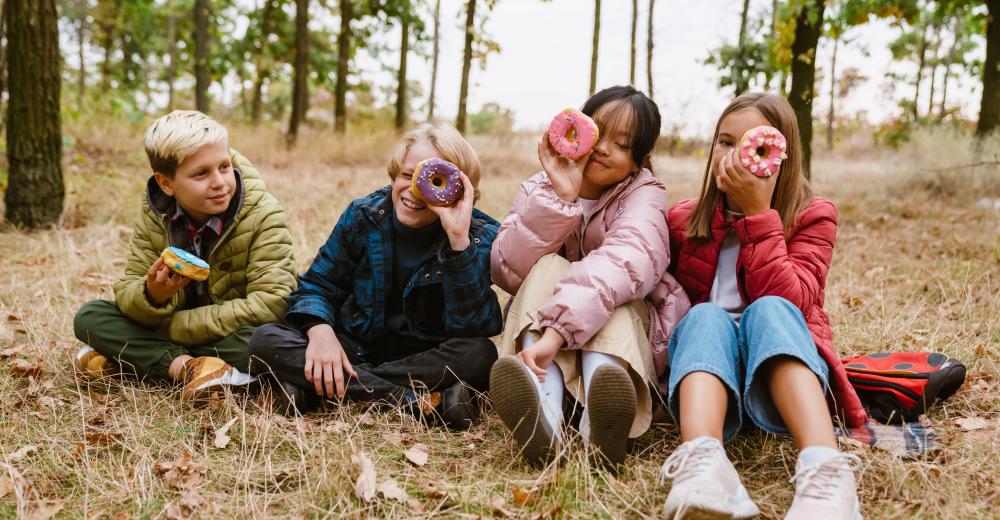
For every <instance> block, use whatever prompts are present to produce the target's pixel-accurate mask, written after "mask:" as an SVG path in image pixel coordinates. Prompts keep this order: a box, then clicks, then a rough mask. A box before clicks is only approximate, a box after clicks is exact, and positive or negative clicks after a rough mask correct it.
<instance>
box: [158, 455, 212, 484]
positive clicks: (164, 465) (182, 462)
mask: <svg viewBox="0 0 1000 520" xmlns="http://www.w3.org/2000/svg"><path fill="white" fill-rule="evenodd" d="M155 469H156V473H157V474H159V475H160V477H161V478H162V479H163V482H164V483H165V484H166V485H168V486H170V487H171V488H174V489H179V490H184V489H194V488H195V487H197V486H198V485H199V484H201V482H202V480H204V479H205V473H206V469H205V466H204V465H203V464H199V463H195V462H192V461H191V453H190V452H184V453H183V454H181V455H180V456H179V457H177V458H176V459H174V460H171V461H168V462H157V463H156V466H155Z"/></svg>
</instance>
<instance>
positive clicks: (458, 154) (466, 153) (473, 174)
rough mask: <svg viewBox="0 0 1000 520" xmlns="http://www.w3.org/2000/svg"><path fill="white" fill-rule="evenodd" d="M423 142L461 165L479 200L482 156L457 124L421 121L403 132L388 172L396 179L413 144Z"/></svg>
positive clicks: (391, 155)
mask: <svg viewBox="0 0 1000 520" xmlns="http://www.w3.org/2000/svg"><path fill="white" fill-rule="evenodd" d="M419 141H426V142H427V143H429V144H430V145H431V146H433V147H434V148H435V149H437V151H438V152H439V153H440V154H441V157H440V158H441V159H444V160H446V161H448V162H450V163H453V164H454V165H456V166H458V167H459V168H460V169H461V170H462V171H463V172H465V175H466V176H467V177H469V182H471V183H472V187H473V188H474V189H475V200H479V175H480V170H481V167H480V165H479V156H478V155H476V151H475V150H473V149H472V146H471V145H469V142H468V141H466V140H465V138H464V137H462V134H460V133H458V130H455V128H454V127H453V126H450V125H448V124H444V123H421V124H419V125H417V126H416V127H415V128H412V129H410V130H409V131H408V132H406V133H405V134H403V137H401V138H400V139H399V143H397V144H396V148H395V149H394V150H393V151H392V153H390V154H389V164H388V168H387V170H388V172H389V178H390V179H392V180H393V181H395V180H396V176H398V175H399V174H400V172H401V171H402V169H403V161H405V160H406V154H407V153H409V152H410V147H411V146H413V144H414V143H416V142H419Z"/></svg>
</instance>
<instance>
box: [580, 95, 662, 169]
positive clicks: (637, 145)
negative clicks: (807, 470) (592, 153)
mask: <svg viewBox="0 0 1000 520" xmlns="http://www.w3.org/2000/svg"><path fill="white" fill-rule="evenodd" d="M615 101H622V102H624V103H625V104H626V105H627V106H628V107H629V108H630V109H631V112H632V129H631V131H630V132H629V139H630V141H631V143H630V147H631V148H632V160H633V162H635V164H637V165H638V166H639V167H640V168H641V167H646V168H649V166H650V165H649V164H648V162H646V156H647V155H649V154H650V152H652V151H653V145H655V144H656V140H657V138H659V137H660V109H659V108H658V107H657V106H656V103H655V102H653V100H652V99H649V98H648V97H646V95H645V94H643V93H642V92H639V91H638V90H636V89H635V88H633V87H632V86H629V85H618V86H615V87H608V88H606V89H604V90H602V91H600V92H598V93H596V94H594V95H593V96H590V99H588V100H587V102H586V103H584V104H583V108H582V109H580V111H581V112H583V113H584V114H587V116H588V117H594V114H595V113H597V110H598V109H600V108H601V107H603V106H604V105H607V104H608V103H613V102H615ZM595 122H596V123H597V126H598V129H599V130H600V132H601V133H604V127H605V126H607V122H602V121H595Z"/></svg>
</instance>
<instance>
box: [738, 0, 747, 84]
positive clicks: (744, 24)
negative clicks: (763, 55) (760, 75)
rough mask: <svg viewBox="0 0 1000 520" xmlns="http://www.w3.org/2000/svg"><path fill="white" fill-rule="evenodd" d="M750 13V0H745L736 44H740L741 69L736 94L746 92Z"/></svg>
mask: <svg viewBox="0 0 1000 520" xmlns="http://www.w3.org/2000/svg"><path fill="white" fill-rule="evenodd" d="M749 14H750V0H743V14H742V15H741V16H740V39H739V40H737V43H736V45H738V46H739V57H740V59H739V65H738V66H739V70H737V71H736V74H737V76H736V85H735V87H736V95H737V96H738V95H740V94H742V93H744V92H746V90H747V87H748V86H749V85H747V79H746V78H747V77H746V70H744V69H743V56H744V55H745V54H746V45H745V40H746V37H747V16H748V15H749Z"/></svg>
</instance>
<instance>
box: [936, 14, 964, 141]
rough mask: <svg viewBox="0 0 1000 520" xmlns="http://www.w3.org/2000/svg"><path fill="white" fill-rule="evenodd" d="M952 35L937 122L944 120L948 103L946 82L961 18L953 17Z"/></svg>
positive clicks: (952, 61)
mask: <svg viewBox="0 0 1000 520" xmlns="http://www.w3.org/2000/svg"><path fill="white" fill-rule="evenodd" d="M952 35H953V36H954V37H955V40H954V41H952V42H951V48H950V49H948V59H947V62H945V66H944V82H943V84H942V85H941V105H940V107H939V109H938V121H941V120H943V119H944V115H945V110H946V109H947V105H946V103H947V102H948V81H949V80H950V79H951V65H952V64H953V63H955V50H956V49H958V42H959V41H961V39H962V16H961V15H959V16H956V17H955V28H954V30H952Z"/></svg>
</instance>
